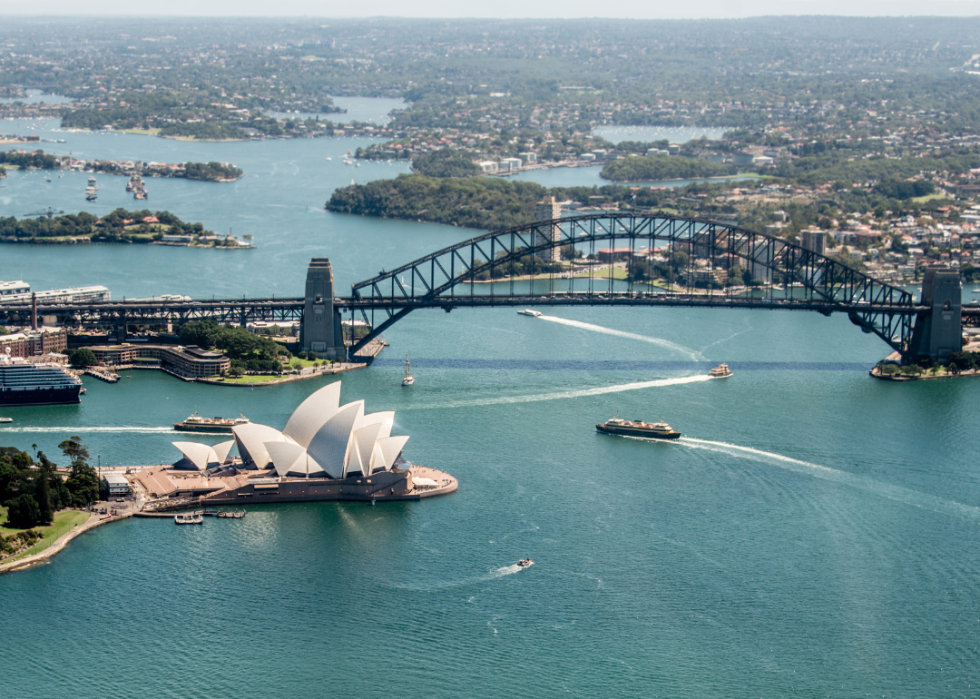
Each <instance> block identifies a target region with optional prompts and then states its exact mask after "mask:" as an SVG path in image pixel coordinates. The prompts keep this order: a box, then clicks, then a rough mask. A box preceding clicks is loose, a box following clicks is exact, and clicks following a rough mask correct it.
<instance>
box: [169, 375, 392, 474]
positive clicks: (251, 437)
mask: <svg viewBox="0 0 980 699" xmlns="http://www.w3.org/2000/svg"><path fill="white" fill-rule="evenodd" d="M340 385H341V382H340V381H337V382H335V383H331V384H329V385H328V386H324V387H323V388H321V389H320V390H318V391H316V392H315V393H313V394H312V395H311V396H309V397H308V398H307V399H306V400H304V401H303V402H302V403H301V404H300V406H299V407H298V408H296V410H295V411H293V414H292V416H290V418H289V420H288V421H287V422H286V426H285V428H284V429H283V431H282V432H280V431H279V430H277V429H275V428H273V427H269V426H267V425H260V424H256V423H251V424H247V425H237V426H235V427H234V428H233V429H232V431H233V433H234V435H235V440H234V442H235V444H237V446H238V453H239V454H240V455H241V457H242V462H243V464H244V466H246V467H251V468H256V469H259V470H264V469H267V468H274V469H275V470H276V473H277V474H278V475H279V476H280V477H285V476H305V477H311V476H314V477H321V478H322V477H324V476H329V477H331V478H347V477H348V476H359V475H365V476H370V475H371V474H372V473H375V472H377V471H381V470H390V469H391V468H392V467H393V466H394V465H395V462H396V461H397V460H398V457H399V455H400V454H401V452H402V449H404V448H405V444H406V442H408V436H407V435H405V436H396V437H392V436H391V430H392V428H393V426H394V424H395V413H394V412H393V411H382V412H377V413H368V414H365V413H364V401H363V400H358V401H354V402H352V403H348V404H346V405H341V404H340ZM175 444H177V443H175ZM179 444H181V445H184V446H187V445H192V444H193V443H190V442H180V443H179ZM226 444H229V443H224V444H220V445H218V446H216V447H214V448H213V449H212V448H211V447H209V446H207V445H197V446H196V447H194V446H191V447H188V449H189V451H185V452H184V453H185V455H187V454H189V453H190V452H193V453H194V454H195V457H194V458H191V456H188V459H190V460H191V461H193V462H194V463H195V464H196V463H198V462H205V461H204V460H205V459H211V458H212V453H211V452H214V454H213V456H214V457H219V456H220V457H222V458H221V461H224V458H225V457H227V454H228V448H230V445H229V447H228V448H225V445H226ZM198 447H200V448H198ZM219 447H220V448H221V449H222V450H223V451H222V450H219ZM179 448H181V450H182V451H184V447H179ZM204 450H211V451H210V452H208V451H204ZM195 459H197V460H196V461H195ZM205 463H210V461H206V462H205ZM219 463H220V461H219Z"/></svg>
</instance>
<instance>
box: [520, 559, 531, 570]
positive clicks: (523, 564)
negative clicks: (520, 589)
mask: <svg viewBox="0 0 980 699" xmlns="http://www.w3.org/2000/svg"><path fill="white" fill-rule="evenodd" d="M533 565H534V561H532V560H531V559H530V558H522V559H521V560H519V561H518V562H517V567H518V568H530V567H531V566H533Z"/></svg>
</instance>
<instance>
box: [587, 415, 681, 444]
mask: <svg viewBox="0 0 980 699" xmlns="http://www.w3.org/2000/svg"><path fill="white" fill-rule="evenodd" d="M595 429H596V432H601V433H603V434H612V435H616V436H618V437H641V438H644V439H679V438H680V436H681V433H680V432H678V431H677V430H675V429H674V428H672V427H671V426H670V425H668V424H667V423H666V422H664V421H663V419H661V420H660V421H659V422H644V421H643V420H623V419H622V418H619V417H614V418H612V419H610V420H606V421H605V422H601V423H599V424H598V425H596V426H595Z"/></svg>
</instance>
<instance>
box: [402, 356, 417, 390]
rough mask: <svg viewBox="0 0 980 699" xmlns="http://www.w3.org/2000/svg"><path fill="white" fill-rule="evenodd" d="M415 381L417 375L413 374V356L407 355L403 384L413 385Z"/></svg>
mask: <svg viewBox="0 0 980 699" xmlns="http://www.w3.org/2000/svg"><path fill="white" fill-rule="evenodd" d="M413 383H415V377H414V376H412V356H411V355H405V376H403V377H402V386H411V385H412V384H413Z"/></svg>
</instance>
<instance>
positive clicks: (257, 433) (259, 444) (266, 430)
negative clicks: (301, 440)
mask: <svg viewBox="0 0 980 699" xmlns="http://www.w3.org/2000/svg"><path fill="white" fill-rule="evenodd" d="M231 431H232V432H233V433H234V435H235V442H236V443H237V444H238V453H239V454H240V455H241V457H242V461H243V462H245V463H252V464H254V465H255V468H258V469H262V468H265V467H267V466H268V465H269V463H270V462H271V461H272V457H271V456H269V450H268V449H267V448H266V446H265V445H266V443H268V442H286V441H292V440H289V439H287V437H286V435H284V434H283V433H282V432H280V431H279V430H277V429H275V428H273V427H267V426H266V425H259V424H256V423H254V422H251V423H249V424H247V425H235V426H234V427H232V428H231Z"/></svg>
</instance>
